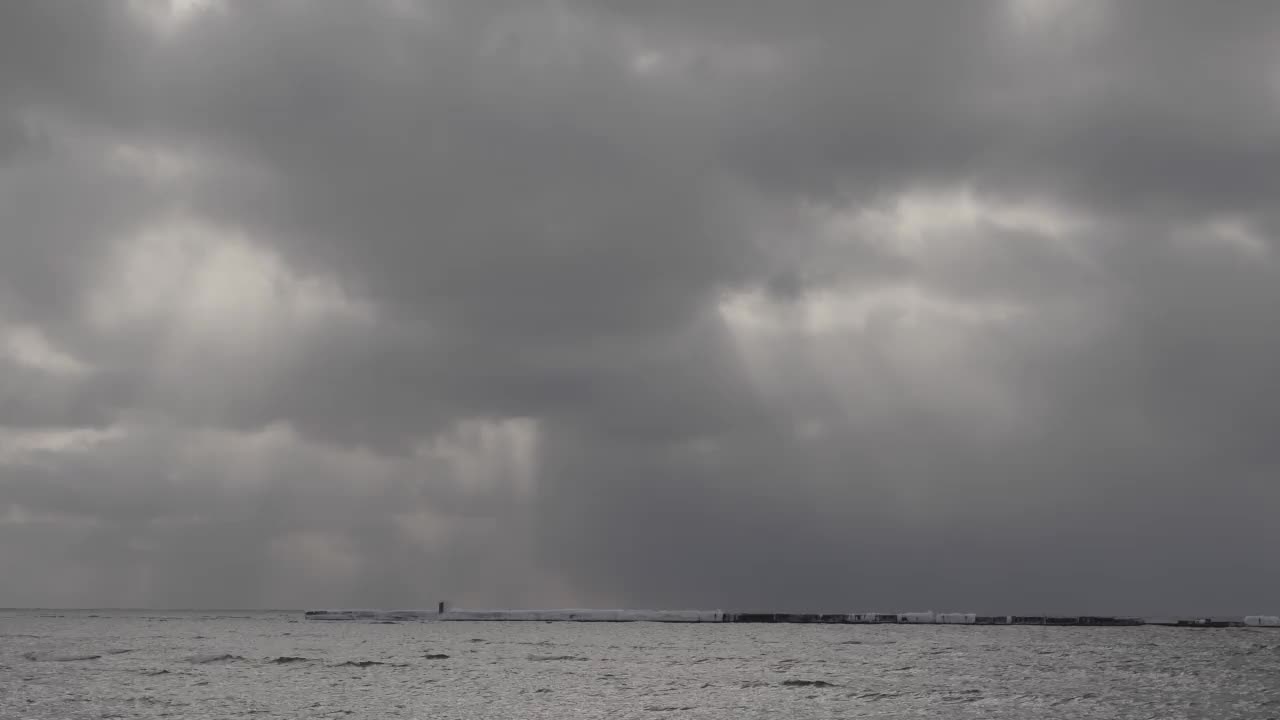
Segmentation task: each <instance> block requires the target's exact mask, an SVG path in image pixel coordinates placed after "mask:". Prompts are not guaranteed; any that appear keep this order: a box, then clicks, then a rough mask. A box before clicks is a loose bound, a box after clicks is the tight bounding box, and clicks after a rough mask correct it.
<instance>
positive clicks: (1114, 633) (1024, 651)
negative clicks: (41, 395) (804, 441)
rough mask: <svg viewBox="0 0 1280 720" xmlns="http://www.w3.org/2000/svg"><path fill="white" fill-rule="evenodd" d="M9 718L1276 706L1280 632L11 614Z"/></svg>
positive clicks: (1149, 713)
mask: <svg viewBox="0 0 1280 720" xmlns="http://www.w3.org/2000/svg"><path fill="white" fill-rule="evenodd" d="M0 718H3V720H20V719H23V718H32V719H35V718H39V719H42V720H43V719H45V718H57V719H58V720H72V719H78V718H94V719H105V718H220V719H232V718H234V719H245V720H248V719H250V718H252V719H253V720H265V719H267V718H344V719H351V718H377V719H381V718H415V719H421V720H426V719H428V718H431V719H433V720H434V719H437V718H440V719H456V720H469V719H475V718H503V719H504V720H508V719H510V720H520V719H522V718H555V719H556V720H565V719H572V718H644V719H645V720H661V719H665V718H708V719H711V718H714V719H716V720H722V719H728V718H788V719H791V718H984V719H987V718H1018V719H1019V720H1022V719H1032V718H1036V719H1038V718H1072V719H1073V720H1078V719H1080V718H1104V719H1106V720H1121V719H1126V718H1135V719H1136V718H1141V719H1142V720H1149V719H1153V718H1158V719H1160V720H1166V719H1170V718H1205V719H1210V718H1211V719H1214V720H1230V719H1232V718H1280V630H1277V629H1266V628H1226V629H1177V628H1161V627H1126V628H1066V627H974V626H968V627H965V626H938V625H915V626H901V625H830V626H823V625H732V624H703V625H674V624H654V623H607V624H600V623H541V622H537V623H529V622H525V623H491V622H474V623H473V622H436V623H399V624H368V623H348V622H336V623H335V622H329V623H326V622H315V621H306V620H304V619H303V616H302V612H301V611H296V612H236V611H187V612H161V611H145V610H143V611H106V610H85V611H65V610H22V611H0Z"/></svg>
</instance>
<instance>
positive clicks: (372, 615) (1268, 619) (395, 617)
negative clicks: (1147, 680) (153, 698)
mask: <svg viewBox="0 0 1280 720" xmlns="http://www.w3.org/2000/svg"><path fill="white" fill-rule="evenodd" d="M305 617H306V618H307V619H308V620H329V621H343V620H345V621H356V622H422V621H453V622H661V623H789V624H829V625H872V624H900V625H1055V626H1081V627H1125V626H1135V625H1165V626H1171V627H1245V626H1250V627H1280V617H1277V616H1274V615H1250V616H1247V617H1245V618H1243V619H1221V618H1194V619H1156V618H1139V617H1116V616H1106V615H1080V616H1061V615H977V614H974V613H934V612H909V613H753V612H723V611H721V610H455V609H452V608H448V607H447V606H446V605H445V604H444V603H441V604H440V607H439V608H438V609H437V610H309V611H307V612H306V614H305Z"/></svg>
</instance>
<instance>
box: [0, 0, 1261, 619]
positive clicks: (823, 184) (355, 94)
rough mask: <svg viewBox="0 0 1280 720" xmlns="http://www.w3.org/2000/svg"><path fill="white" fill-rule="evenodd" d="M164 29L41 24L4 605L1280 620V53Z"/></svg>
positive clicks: (987, 15) (1150, 25)
mask: <svg viewBox="0 0 1280 720" xmlns="http://www.w3.org/2000/svg"><path fill="white" fill-rule="evenodd" d="M165 6H166V4H165V3H163V2H157V3H155V4H154V7H155V8H156V9H157V11H156V13H153V14H148V13H147V12H144V11H141V10H139V9H138V8H145V7H147V6H146V4H145V3H124V2H121V3H114V4H113V3H106V4H102V5H100V6H95V9H94V10H92V11H89V12H85V11H84V9H83V8H79V7H77V8H76V10H75V11H74V12H73V11H71V9H70V6H69V5H68V4H66V3H59V2H51V3H27V4H22V3H14V4H10V5H8V6H5V7H4V9H3V10H0V13H3V16H0V28H3V30H0V33H3V34H4V36H3V37H0V572H3V573H4V575H5V577H6V578H7V580H6V583H5V587H4V590H3V591H2V592H0V604H4V605H104V604H120V605H183V606H190V605H226V606H231V605H275V606H279V605H329V604H354V605H389V606H406V605H429V604H431V603H433V602H434V601H435V600H436V599H438V598H440V597H442V596H447V597H451V598H454V599H456V600H458V601H460V602H470V603H476V604H560V603H581V604H622V605H662V606H701V605H707V606H710V605H715V606H721V607H742V606H768V607H775V606H776V607H793V608H805V607H812V608H832V609H840V608H847V609H855V608H857V609H862V608H897V607H908V606H910V607H915V606H918V605H930V606H934V607H937V608H939V609H945V608H953V609H977V610H983V611H985V610H988V609H989V610H991V611H1002V610H1009V611H1017V610H1024V609H1026V610H1029V611H1030V610H1040V611H1058V610H1061V611H1081V612H1094V611H1096V612H1107V611H1114V612H1147V613H1165V612H1168V613H1184V612H1185V613H1204V612H1221V613H1231V612H1246V611H1255V610H1257V611H1263V610H1265V607H1259V606H1260V605H1265V603H1267V602H1268V598H1270V597H1273V596H1274V594H1275V591H1276V589H1277V588H1276V587H1275V583H1274V581H1271V580H1268V579H1267V578H1268V577H1270V576H1274V573H1267V572H1265V569H1266V568H1268V567H1270V563H1271V562H1272V561H1271V560H1270V558H1269V556H1268V554H1267V548H1269V547H1274V544H1275V542H1276V541H1277V540H1278V539H1280V537H1278V536H1277V533H1278V531H1277V530H1276V529H1275V526H1274V523H1272V522H1270V517H1271V516H1272V515H1274V510H1275V508H1276V507H1277V503H1278V502H1280V489H1277V487H1276V486H1275V484H1274V483H1272V482H1268V480H1269V478H1271V477H1274V475H1275V471H1276V470H1277V465H1280V462H1278V461H1280V455H1277V452H1276V451H1275V450H1274V449H1273V448H1272V447H1271V445H1272V443H1270V442H1269V433H1268V430H1269V428H1271V427H1274V426H1275V423H1276V421H1277V420H1280V397H1277V395H1276V391H1275V390H1274V385H1275V383H1274V382H1273V381H1272V380H1271V378H1270V375H1271V374H1272V373H1271V372H1270V371H1271V369H1272V368H1273V367H1274V366H1275V365H1276V363H1277V361H1278V360H1280V336H1278V335H1277V334H1276V333H1275V332H1273V331H1271V330H1270V326H1271V325H1272V324H1273V323H1271V322H1270V320H1271V318H1270V316H1271V315H1272V314H1273V312H1272V311H1273V310H1274V308H1276V307H1280V283H1278V282H1277V280H1280V278H1277V268H1280V265H1278V264H1277V262H1278V261H1277V259H1276V252H1278V251H1280V247H1277V242H1276V231H1277V227H1280V223H1278V220H1280V217H1278V216H1277V215H1276V213H1275V211H1274V209H1273V207H1272V205H1273V203H1272V202H1271V198H1273V197H1274V196H1275V194H1276V190H1277V186H1278V185H1280V182H1278V181H1280V176H1278V175H1277V168H1280V162H1278V160H1280V158H1277V157H1276V152H1277V151H1276V148H1278V147H1280V137H1278V136H1277V132H1278V131H1277V130H1276V128H1277V127H1280V124H1277V123H1276V122H1275V121H1276V119H1277V118H1276V115H1277V114H1278V111H1280V80H1277V78H1280V75H1278V74H1277V68H1280V53H1277V52H1276V50H1275V49H1274V48H1275V47H1276V46H1277V45H1276V43H1275V42H1274V40H1275V37H1274V36H1275V30H1274V28H1275V27H1278V26H1280V24H1278V23H1277V20H1278V19H1280V18H1276V17H1275V15H1276V12H1277V11H1276V9H1275V7H1274V4H1273V3H1247V2H1241V3H1232V4H1231V6H1230V7H1221V8H1218V7H1208V6H1205V5H1204V4H1201V3H1167V2H1166V3H1151V4H1145V3H1141V2H1126V3H1101V2H1099V3H1064V2H1056V1H1050V0H1039V1H1032V0H1020V1H1018V2H984V3H955V4H947V5H945V6H940V5H939V4H938V3H912V2H905V3H904V2H893V3H869V4H868V3H856V4H851V3H846V2H823V1H820V0H813V1H810V2H796V3H790V4H786V5H785V7H784V6H783V5H781V4H779V5H776V6H773V5H765V4H759V6H758V7H751V8H747V7H743V5H742V4H741V3H720V2H714V1H711V0H708V1H707V2H693V3H687V2H684V3H667V2H656V3H643V4H636V3H618V2H607V1H588V0H564V1H560V2H551V1H548V2H534V3H524V2H522V3H506V2H465V3H463V2H441V3H423V4H415V3H406V2H389V1H388V2H369V3H358V4H357V3H339V2H316V3H292V2H256V3H230V2H209V3H205V4H204V5H203V6H200V5H199V4H197V8H198V9H197V10H196V11H195V12H192V13H190V14H188V15H182V16H178V15H168V16H166V15H165V14H164V8H165ZM166 18H167V19H166ZM1188 47H1195V48H1197V51H1196V52H1195V53H1188V52H1187V48H1188Z"/></svg>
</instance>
